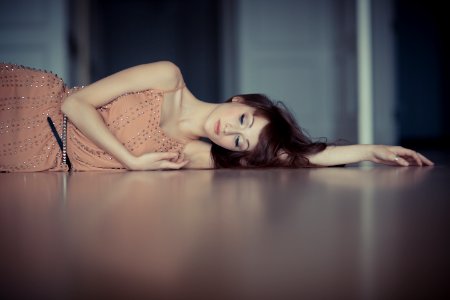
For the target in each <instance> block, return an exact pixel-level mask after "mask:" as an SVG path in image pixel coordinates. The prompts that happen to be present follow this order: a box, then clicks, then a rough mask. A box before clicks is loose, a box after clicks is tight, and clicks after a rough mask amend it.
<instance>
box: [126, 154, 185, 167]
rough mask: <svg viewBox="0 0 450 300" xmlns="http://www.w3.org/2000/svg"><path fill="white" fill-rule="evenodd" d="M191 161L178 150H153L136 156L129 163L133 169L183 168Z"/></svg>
mask: <svg viewBox="0 0 450 300" xmlns="http://www.w3.org/2000/svg"><path fill="white" fill-rule="evenodd" d="M188 162H189V161H187V160H185V159H184V155H183V154H180V153H176V152H152V153H145V154H143V155H141V156H138V157H135V158H134V159H133V160H132V161H131V162H130V163H129V165H128V168H129V169H130V170H133V171H146V170H164V169H181V168H182V167H184V166H185V165H186V164H187V163H188Z"/></svg>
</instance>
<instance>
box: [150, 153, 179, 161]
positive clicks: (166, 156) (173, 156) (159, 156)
mask: <svg viewBox="0 0 450 300" xmlns="http://www.w3.org/2000/svg"><path fill="white" fill-rule="evenodd" d="M152 154H153V156H154V158H155V160H166V159H176V158H177V157H178V153H177V152H154V153H152Z"/></svg>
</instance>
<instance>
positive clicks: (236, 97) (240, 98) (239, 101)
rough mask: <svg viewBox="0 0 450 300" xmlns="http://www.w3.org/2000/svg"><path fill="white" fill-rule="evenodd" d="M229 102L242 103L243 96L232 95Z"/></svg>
mask: <svg viewBox="0 0 450 300" xmlns="http://www.w3.org/2000/svg"><path fill="white" fill-rule="evenodd" d="M231 102H238V103H242V102H244V98H242V97H240V96H234V97H233V98H232V99H231Z"/></svg>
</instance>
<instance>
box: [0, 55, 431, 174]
mask: <svg viewBox="0 0 450 300" xmlns="http://www.w3.org/2000/svg"><path fill="white" fill-rule="evenodd" d="M0 78H1V87H0V88H1V89H0V98H1V100H0V105H1V115H0V137H1V144H2V150H1V152H0V171H24V172H27V171H44V170H48V171H63V170H68V169H69V168H71V169H72V170H74V171H90V170H126V169H128V170H160V169H180V168H224V167H310V166H332V165H340V164H347V163H354V162H359V161H363V160H370V161H374V162H377V163H385V164H391V165H401V166H408V165H410V164H415V165H419V166H422V165H432V164H433V163H432V162H431V161H430V160H428V159H427V158H425V157H424V156H423V155H421V154H419V153H416V152H414V151H412V150H409V149H405V148H402V147H395V146H381V145H352V146H339V147H335V146H327V145H326V144H325V143H320V142H312V141H311V140H310V139H309V138H307V137H306V136H305V135H304V134H303V133H302V131H301V129H300V127H299V126H298V125H297V124H296V122H295V120H294V118H293V117H292V116H291V114H290V113H289V112H288V111H287V110H286V109H285V108H284V107H283V106H282V105H281V104H273V103H272V102H271V101H270V100H269V99H267V98H266V97H265V96H263V95H259V94H251V95H240V96H235V97H233V98H231V99H230V100H229V101H227V102H226V103H222V104H213V103H207V102H203V101H200V100H199V99H197V98H196V97H195V96H194V95H193V94H192V93H191V92H190V91H189V90H188V88H187V87H186V86H185V84H184V81H183V77H182V75H181V72H180V70H179V69H178V67H177V66H175V65H174V64H173V63H170V62H166V61H161V62H156V63H150V64H144V65H139V66H136V67H132V68H129V69H126V70H124V71H121V72H118V73H116V74H113V75H111V76H109V77H106V78H104V79H101V80H99V81H97V82H95V83H93V84H91V85H90V86H88V87H86V88H82V89H77V88H75V89H72V90H68V89H67V88H66V87H65V85H64V83H63V82H62V80H61V79H59V78H58V77H57V76H56V75H53V74H49V73H46V72H42V71H38V70H33V69H29V68H26V67H22V66H16V65H6V64H2V65H0ZM201 137H205V138H208V139H209V140H211V141H212V143H213V145H210V144H208V143H205V142H203V141H201V140H200V138H201Z"/></svg>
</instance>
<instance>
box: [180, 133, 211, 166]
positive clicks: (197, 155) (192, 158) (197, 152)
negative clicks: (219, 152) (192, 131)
mask: <svg viewBox="0 0 450 300" xmlns="http://www.w3.org/2000/svg"><path fill="white" fill-rule="evenodd" d="M183 154H184V156H185V158H186V159H187V160H189V163H188V164H187V165H186V166H185V168H186V169H213V168H214V164H213V160H212V158H211V144H208V143H206V142H203V141H200V140H195V141H192V142H189V143H187V144H186V146H185V147H184V150H183Z"/></svg>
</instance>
